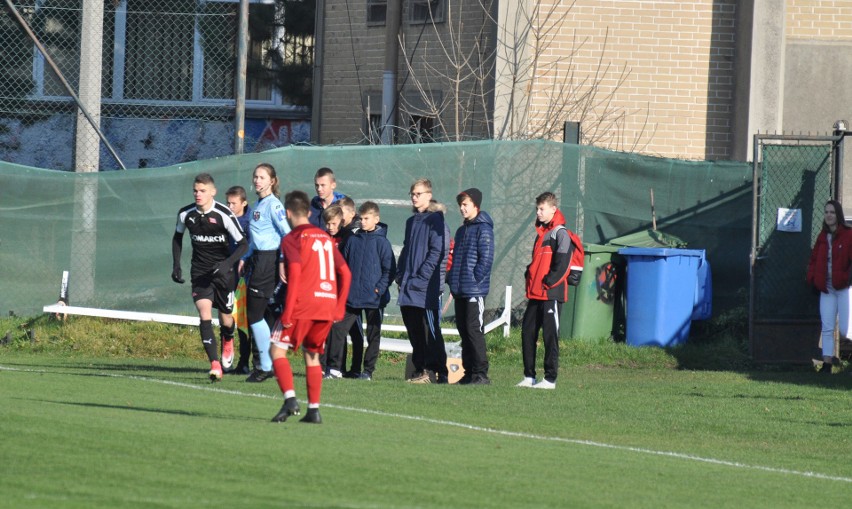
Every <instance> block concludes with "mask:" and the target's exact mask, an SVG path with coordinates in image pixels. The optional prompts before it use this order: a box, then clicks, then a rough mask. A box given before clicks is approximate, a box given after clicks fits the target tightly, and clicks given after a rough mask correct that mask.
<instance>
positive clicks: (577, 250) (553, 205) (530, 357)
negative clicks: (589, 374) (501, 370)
mask: <svg viewBox="0 0 852 509" xmlns="http://www.w3.org/2000/svg"><path fill="white" fill-rule="evenodd" d="M535 203H536V212H535V214H536V223H535V230H536V238H535V244H534V245H533V252H532V261H531V262H530V264H529V265H528V266H527V271H526V290H527V299H529V301H528V302H527V309H526V311H525V312H524V320H523V325H522V329H521V345H522V352H523V359H524V379H523V380H521V382H520V383H519V384H518V387H534V388H536V389H555V388H556V375H557V371H558V369H559V316H560V314H561V312H562V304H563V303H564V302H565V301H567V300H568V285H569V282H570V283H573V284H576V283H577V281H578V280H579V277H580V274H581V272H582V270H583V268H582V253H583V247H582V243H581V242H580V239H579V237H577V236H576V235H575V234H574V233H573V232H571V231H570V230H568V229H567V228H565V216H563V215H562V212H561V211H560V210H559V208H558V201H557V199H556V195H554V194H553V193H549V192H548V193H542V194H540V195H539V196H538V197H537V198H536V199H535ZM577 254H579V255H580V258H579V260H574V259H573V258H575V257H576V255H577ZM539 330H541V331H542V336H543V340H544V378H543V379H541V380H539V381H538V382H536V379H535V352H536V346H537V343H538V332H539Z"/></svg>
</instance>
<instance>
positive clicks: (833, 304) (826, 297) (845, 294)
mask: <svg viewBox="0 0 852 509" xmlns="http://www.w3.org/2000/svg"><path fill="white" fill-rule="evenodd" d="M849 304H850V300H849V288H844V289H842V290H835V289H834V287H832V286H831V285H828V293H820V294H819V316H820V319H821V321H822V355H823V357H832V356H834V326H835V323H837V325H838V326H839V327H840V337H844V338H845V337H847V333H848V332H849V330H852V327H850V324H849V320H850V318H852V313H850V310H849Z"/></svg>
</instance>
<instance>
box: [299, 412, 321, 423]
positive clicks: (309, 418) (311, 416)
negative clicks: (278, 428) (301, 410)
mask: <svg viewBox="0 0 852 509" xmlns="http://www.w3.org/2000/svg"><path fill="white" fill-rule="evenodd" d="M299 422H307V423H308V424H322V417H320V413H319V408H309V409H308V413H306V414H305V416H304V417H302V418H301V419H299Z"/></svg>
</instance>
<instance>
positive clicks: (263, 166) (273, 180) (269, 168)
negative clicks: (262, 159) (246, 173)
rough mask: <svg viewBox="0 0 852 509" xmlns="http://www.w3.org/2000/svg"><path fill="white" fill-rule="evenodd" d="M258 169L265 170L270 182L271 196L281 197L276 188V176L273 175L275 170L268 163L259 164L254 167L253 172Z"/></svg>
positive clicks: (275, 174) (279, 191)
mask: <svg viewBox="0 0 852 509" xmlns="http://www.w3.org/2000/svg"><path fill="white" fill-rule="evenodd" d="M260 168H263V169H265V170H266V173H267V174H269V179H270V180H272V194H274V195H275V196H276V197H278V196H281V190H280V189H279V188H278V174H277V173H275V168H273V166H272V165H271V164H269V163H260V164H258V165H257V166H255V168H254V171H257V170H259V169H260ZM252 176H254V173H252Z"/></svg>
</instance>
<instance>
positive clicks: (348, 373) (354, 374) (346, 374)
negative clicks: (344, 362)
mask: <svg viewBox="0 0 852 509" xmlns="http://www.w3.org/2000/svg"><path fill="white" fill-rule="evenodd" d="M360 375H361V373H360V372H358V371H352V370H349V371H345V372H344V373H343V378H352V379H356V378H358V377H359V376H360Z"/></svg>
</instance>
